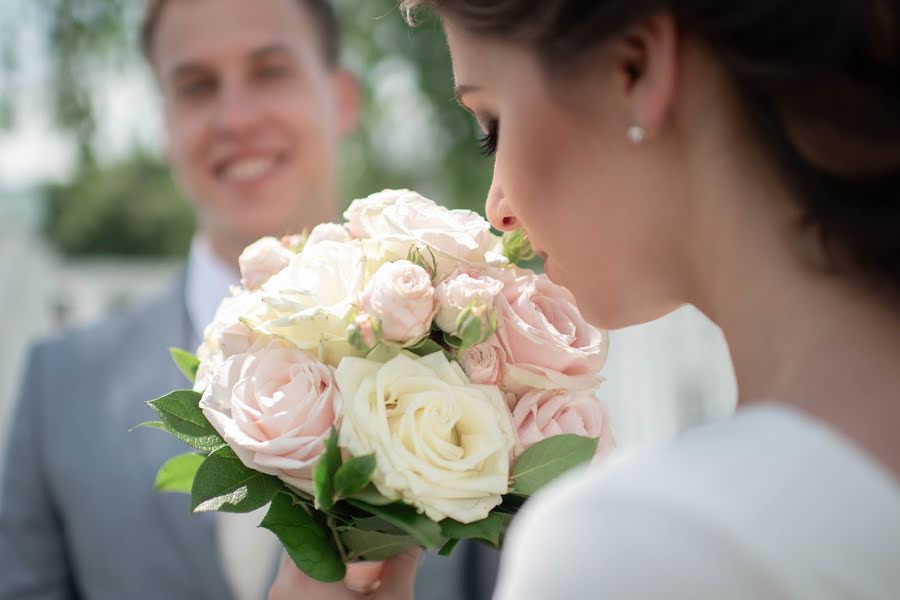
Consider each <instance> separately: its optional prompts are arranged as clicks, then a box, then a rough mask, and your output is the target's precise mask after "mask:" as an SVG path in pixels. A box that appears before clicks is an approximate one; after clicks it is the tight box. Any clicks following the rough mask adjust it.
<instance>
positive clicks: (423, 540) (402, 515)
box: [347, 498, 443, 548]
mask: <svg viewBox="0 0 900 600" xmlns="http://www.w3.org/2000/svg"><path fill="white" fill-rule="evenodd" d="M347 502H348V503H349V504H351V505H352V506H355V507H356V508H358V509H360V510H364V511H366V512H369V513H371V514H373V515H375V516H376V517H381V518H382V519H384V520H385V521H387V522H388V523H390V524H391V525H394V526H395V527H398V528H400V529H402V530H403V531H405V532H406V533H407V534H409V535H411V536H412V537H414V538H415V539H416V541H417V542H418V543H419V545H421V546H425V547H426V548H436V547H437V546H439V545H440V544H441V543H443V537H442V536H441V527H440V525H438V524H437V523H435V522H434V521H432V520H431V519H429V518H428V517H426V516H424V515H420V514H419V513H418V512H416V509H415V508H413V507H412V506H409V505H408V504H403V503H402V502H394V503H393V504H386V505H384V506H376V505H374V504H368V503H366V502H362V501H360V500H356V499H352V498H350V499H348V500H347Z"/></svg>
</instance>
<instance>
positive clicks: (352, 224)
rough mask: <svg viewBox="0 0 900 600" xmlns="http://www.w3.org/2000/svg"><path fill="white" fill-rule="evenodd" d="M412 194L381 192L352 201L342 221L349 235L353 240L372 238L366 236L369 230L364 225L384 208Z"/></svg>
mask: <svg viewBox="0 0 900 600" xmlns="http://www.w3.org/2000/svg"><path fill="white" fill-rule="evenodd" d="M413 193H414V192H411V191H409V190H382V191H380V192H376V193H374V194H371V195H369V196H367V197H366V198H359V199H357V200H354V201H353V202H351V203H350V206H348V207H347V210H345V211H344V219H345V220H346V221H347V230H348V231H349V232H350V235H352V236H353V237H355V238H367V237H372V236H370V235H369V234H368V230H369V228H368V227H367V225H366V224H367V223H369V222H370V221H371V220H372V219H373V218H375V217H377V216H378V215H380V214H381V212H382V211H383V210H384V209H385V208H387V207H388V206H391V205H392V204H394V203H395V202H397V200H398V199H399V198H402V197H403V196H406V195H409V194H413Z"/></svg>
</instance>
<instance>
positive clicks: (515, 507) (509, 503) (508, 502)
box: [494, 493, 528, 515]
mask: <svg viewBox="0 0 900 600" xmlns="http://www.w3.org/2000/svg"><path fill="white" fill-rule="evenodd" d="M526 500H528V496H522V495H520V494H516V493H510V494H506V495H504V496H503V502H501V503H500V504H499V505H498V506H495V507H494V512H502V513H506V514H508V515H515V514H516V513H518V512H519V511H520V510H521V509H522V505H523V504H525V501H526Z"/></svg>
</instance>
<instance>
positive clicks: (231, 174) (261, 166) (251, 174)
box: [224, 158, 275, 181]
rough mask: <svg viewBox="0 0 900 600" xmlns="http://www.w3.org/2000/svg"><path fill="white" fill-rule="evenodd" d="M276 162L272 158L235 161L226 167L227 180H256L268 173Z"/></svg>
mask: <svg viewBox="0 0 900 600" xmlns="http://www.w3.org/2000/svg"><path fill="white" fill-rule="evenodd" d="M274 162H275V161H274V160H273V159H271V158H250V159H246V160H238V161H235V162H233V163H231V164H230V165H228V167H226V169H225V173H224V175H225V179H228V180H229V181H246V180H248V179H254V178H256V177H259V176H260V175H262V174H263V173H265V172H266V171H268V170H269V169H270V168H271V167H272V165H273V164H274Z"/></svg>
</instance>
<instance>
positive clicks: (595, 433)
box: [512, 390, 616, 462]
mask: <svg viewBox="0 0 900 600" xmlns="http://www.w3.org/2000/svg"><path fill="white" fill-rule="evenodd" d="M512 413H513V423H514V425H515V428H516V433H517V434H518V442H517V443H516V446H515V448H514V455H515V456H516V457H517V458H518V456H519V455H520V454H522V452H524V451H525V450H527V449H528V448H529V447H531V446H533V445H534V444H536V443H538V442H540V441H541V440H544V439H547V438H548V437H553V436H554V435H561V434H564V433H571V434H574V435H580V436H584V437H591V438H597V439H598V444H597V452H596V453H595V454H594V461H595V462H596V461H598V460H601V459H603V458H604V457H606V455H608V454H609V453H610V452H611V451H612V450H613V449H614V448H615V445H616V442H615V438H614V437H613V433H612V429H611V428H610V424H609V423H610V417H609V410H608V409H607V407H606V405H605V404H604V403H603V402H601V401H599V400H598V399H597V398H596V397H595V396H594V394H593V393H591V392H589V391H583V390H576V391H569V390H534V391H531V392H528V393H527V394H525V395H524V396H522V399H521V400H519V401H518V402H517V403H516V405H515V407H514V408H513V411H512Z"/></svg>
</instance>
